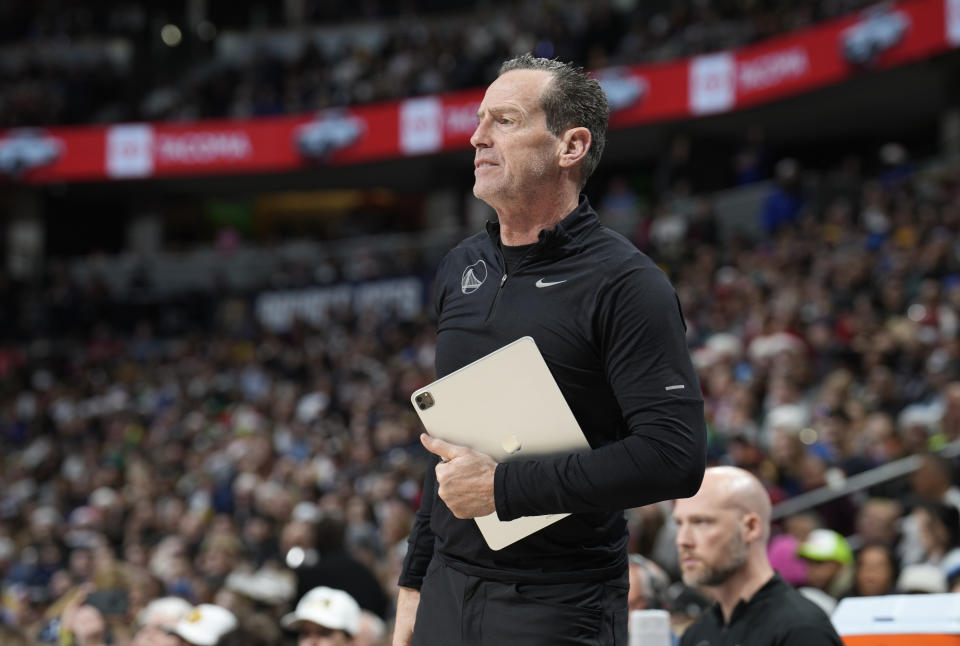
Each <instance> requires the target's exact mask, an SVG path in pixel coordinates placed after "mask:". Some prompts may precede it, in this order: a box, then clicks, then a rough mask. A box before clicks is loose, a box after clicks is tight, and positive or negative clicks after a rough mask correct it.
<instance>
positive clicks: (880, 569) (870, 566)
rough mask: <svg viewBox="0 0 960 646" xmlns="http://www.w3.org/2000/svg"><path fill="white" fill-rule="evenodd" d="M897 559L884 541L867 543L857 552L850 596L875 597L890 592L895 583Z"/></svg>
mask: <svg viewBox="0 0 960 646" xmlns="http://www.w3.org/2000/svg"><path fill="white" fill-rule="evenodd" d="M897 576H898V572H897V561H896V557H895V556H894V553H893V550H892V549H891V548H890V546H889V545H886V544H884V543H867V544H866V545H864V546H863V547H861V548H860V551H858V552H857V565H856V572H855V574H854V581H853V589H852V590H851V592H850V594H851V596H855V597H876V596H880V595H884V594H891V593H892V592H893V591H894V586H895V585H896V583H897Z"/></svg>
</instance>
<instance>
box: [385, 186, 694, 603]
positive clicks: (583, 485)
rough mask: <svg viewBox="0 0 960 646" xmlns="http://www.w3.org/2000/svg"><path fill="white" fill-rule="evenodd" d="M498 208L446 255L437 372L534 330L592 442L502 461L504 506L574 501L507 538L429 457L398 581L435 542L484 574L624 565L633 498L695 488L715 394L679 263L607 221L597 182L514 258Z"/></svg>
mask: <svg viewBox="0 0 960 646" xmlns="http://www.w3.org/2000/svg"><path fill="white" fill-rule="evenodd" d="M504 249H507V253H508V254H509V253H510V252H511V251H517V249H512V250H511V249H509V248H504V247H502V246H501V244H500V231H499V227H498V226H497V225H496V224H495V223H491V224H490V225H488V228H487V231H485V232H482V233H479V234H477V235H475V236H473V237H471V238H468V239H467V240H465V241H463V242H462V243H461V244H460V245H458V246H457V247H456V248H455V249H453V250H452V251H451V252H450V253H449V254H448V255H447V256H446V258H445V259H444V260H443V262H442V263H441V264H440V266H439V268H438V270H437V278H436V288H435V289H436V296H435V302H436V310H437V357H436V362H437V376H438V377H442V376H444V375H448V374H450V373H451V372H453V371H455V370H457V369H459V368H461V367H463V366H465V365H467V364H468V363H470V362H472V361H475V360H476V359H479V358H480V357H482V356H484V355H486V354H489V353H490V352H492V351H494V350H496V349H498V348H501V347H503V346H504V345H506V344H507V343H510V342H512V341H515V340H517V339H518V338H520V337H522V336H526V335H529V336H532V337H533V338H534V340H535V341H536V343H537V347H538V348H539V349H540V352H541V353H542V354H543V357H544V359H545V361H546V363H547V366H548V367H549V368H550V371H551V373H552V374H553V377H554V379H556V381H557V385H558V386H559V387H560V391H561V392H562V393H563V396H564V398H565V399H566V400H567V403H568V404H569V405H570V409H571V411H572V412H573V414H574V416H575V417H576V419H577V421H578V422H579V424H580V428H581V429H582V430H583V432H584V435H586V437H587V440H588V441H589V442H590V446H591V447H592V448H593V449H594V450H592V451H589V452H586V453H581V454H576V455H571V456H565V457H563V458H556V459H552V460H529V461H524V460H517V461H514V462H509V463H503V464H500V465H499V466H498V467H497V470H496V474H495V483H494V496H495V498H496V511H497V515H498V516H499V518H500V519H501V520H512V519H514V518H518V517H520V516H531V515H537V514H549V513H559V512H569V513H571V515H570V516H568V517H567V518H564V519H563V520H561V521H559V522H557V523H554V524H553V525H551V526H549V527H547V528H546V529H544V530H541V531H539V532H537V533H535V534H533V535H531V536H528V537H527V538H524V539H523V540H521V541H518V542H517V543H514V544H513V545H510V546H508V547H506V548H504V549H502V550H499V551H492V550H490V548H489V547H487V545H486V542H485V541H484V540H483V537H482V536H481V535H480V532H479V531H478V530H477V526H476V523H475V522H474V521H473V520H460V519H457V518H455V517H454V516H453V514H452V513H451V512H450V510H449V509H448V508H447V506H446V505H445V504H444V503H443V500H441V499H440V498H439V497H438V496H437V494H436V488H437V484H436V474H435V473H434V470H433V469H428V471H427V474H426V482H425V483H424V490H423V500H422V503H421V507H420V509H419V511H418V512H417V519H416V523H415V525H414V528H413V531H412V532H411V534H410V549H409V550H408V552H407V559H406V562H405V564H404V570H403V573H402V574H401V577H400V584H401V585H403V586H406V587H412V588H417V589H419V588H420V583H421V581H422V578H423V575H424V573H425V572H426V569H427V565H428V564H429V563H430V560H431V559H432V558H433V555H434V551H435V550H436V551H438V552H439V554H440V555H441V556H442V557H444V559H445V561H446V562H447V563H448V564H449V565H450V566H451V567H454V568H455V569H458V570H460V571H461V572H465V573H467V574H472V575H474V576H479V577H482V578H487V579H494V578H495V579H499V580H506V581H512V582H523V581H527V582H530V581H545V582H563V581H603V580H609V579H613V578H616V577H619V576H620V575H622V574H623V573H624V572H626V567H627V553H626V545H627V532H626V523H625V521H624V517H623V510H624V509H627V508H631V507H639V506H641V505H646V504H650V503H653V502H657V501H660V500H666V499H670V498H685V497H687V496H691V495H693V494H695V493H696V492H697V490H698V489H699V487H700V481H701V478H702V477H703V469H704V464H705V437H706V431H705V423H704V418H703V400H702V398H701V395H700V386H699V383H698V382H697V375H696V373H695V372H694V370H693V366H692V364H691V361H690V355H689V352H688V350H687V344H686V339H685V337H684V330H685V327H684V323H683V316H682V313H681V311H680V304H679V302H678V300H677V297H676V294H675V292H674V290H673V288H672V287H671V285H670V283H669V281H668V280H667V277H666V275H664V273H663V272H662V271H661V270H660V269H659V268H658V267H657V266H656V265H655V264H654V263H653V262H652V261H651V260H650V258H648V257H647V256H645V255H644V254H642V253H641V252H640V251H638V250H637V248H636V247H635V246H633V245H632V244H631V243H630V242H629V241H628V240H626V239H625V238H623V237H622V236H620V235H618V234H616V233H614V232H613V231H610V230H609V229H607V228H606V227H603V226H602V225H601V224H600V222H599V219H598V218H597V215H596V213H594V211H593V209H591V208H590V205H589V203H588V202H587V200H586V199H585V198H581V201H580V205H579V206H578V207H577V208H576V209H575V210H574V211H573V212H572V213H570V214H569V215H568V216H567V217H566V218H565V219H564V220H563V221H561V222H560V223H559V224H558V225H557V226H556V227H555V228H554V229H550V230H545V231H541V232H540V236H539V241H538V242H536V243H535V244H534V245H533V246H532V247H530V248H529V249H527V250H525V251H524V252H523V255H522V257H520V258H516V259H515V262H513V263H511V265H510V270H509V272H508V271H507V270H506V269H505V260H506V259H505V258H504Z"/></svg>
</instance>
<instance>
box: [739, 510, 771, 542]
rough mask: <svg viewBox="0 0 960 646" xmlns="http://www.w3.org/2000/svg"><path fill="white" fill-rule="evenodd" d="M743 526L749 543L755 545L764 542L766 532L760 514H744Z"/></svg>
mask: <svg viewBox="0 0 960 646" xmlns="http://www.w3.org/2000/svg"><path fill="white" fill-rule="evenodd" d="M743 524H744V532H745V534H746V535H745V536H744V538H745V539H746V540H747V542H750V543H754V542H757V541H762V540H764V536H766V531H765V529H764V526H763V519H762V518H760V515H759V514H754V513H749V514H744V516H743Z"/></svg>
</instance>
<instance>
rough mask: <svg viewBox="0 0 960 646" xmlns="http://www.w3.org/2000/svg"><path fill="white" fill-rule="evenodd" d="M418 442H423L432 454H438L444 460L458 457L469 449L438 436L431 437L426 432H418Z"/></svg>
mask: <svg viewBox="0 0 960 646" xmlns="http://www.w3.org/2000/svg"><path fill="white" fill-rule="evenodd" d="M420 442H421V443H422V444H423V446H424V448H426V449H427V450H428V451H430V452H431V453H433V454H434V455H438V456H440V458H441V459H443V460H444V461H446V460H452V459H454V458H457V457H460V456H461V455H465V454H466V453H467V452H469V451H470V449H468V448H467V447H465V446H460V445H459V444H451V443H450V442H447V441H445V440H441V439H440V438H438V437H431V436H429V435H427V434H426V433H421V434H420Z"/></svg>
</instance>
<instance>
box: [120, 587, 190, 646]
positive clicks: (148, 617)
mask: <svg viewBox="0 0 960 646" xmlns="http://www.w3.org/2000/svg"><path fill="white" fill-rule="evenodd" d="M192 609H193V607H192V606H191V605H190V603H189V602H187V601H186V600H185V599H181V598H180V597H161V598H159V599H154V600H153V601H151V602H150V603H148V604H147V606H146V607H145V608H144V609H143V610H141V611H140V614H139V616H138V618H137V623H138V624H139V628H138V630H137V632H136V634H134V636H133V641H132V642H131V646H176V638H175V637H174V636H173V635H171V634H170V633H169V632H168V631H169V630H170V629H172V628H173V627H174V626H176V624H177V622H179V621H180V620H181V619H183V618H184V617H186V616H187V614H189V612H190V611H191V610H192Z"/></svg>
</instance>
